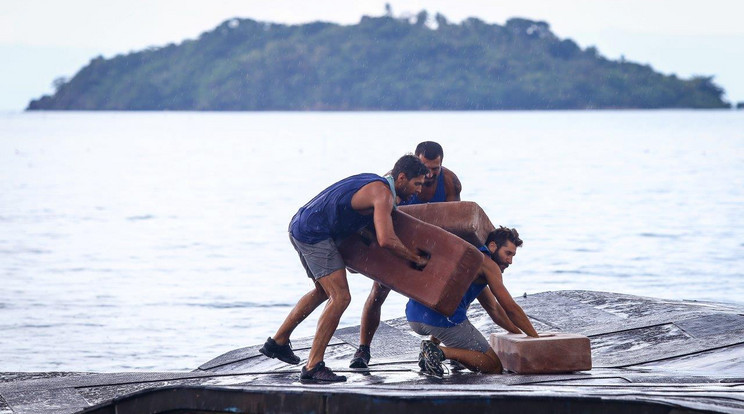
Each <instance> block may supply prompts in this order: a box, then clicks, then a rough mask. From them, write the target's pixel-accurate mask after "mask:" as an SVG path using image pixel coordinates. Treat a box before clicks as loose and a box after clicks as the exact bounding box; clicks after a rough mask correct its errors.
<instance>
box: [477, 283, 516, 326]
mask: <svg viewBox="0 0 744 414" xmlns="http://www.w3.org/2000/svg"><path fill="white" fill-rule="evenodd" d="M478 302H480V304H481V306H483V309H485V310H486V312H488V315H489V316H490V317H491V319H493V321H494V322H495V323H496V325H498V326H500V327H502V328H504V329H506V330H507V331H508V332H511V333H515V334H518V333H522V331H520V330H519V328H518V327H517V325H514V322H512V321H511V319H509V317H508V316H507V315H506V312H505V311H504V308H502V307H501V305H499V303H498V302H497V301H496V298H495V297H493V294H492V293H491V291H490V290H489V289H483V291H482V292H481V293H480V295H478Z"/></svg>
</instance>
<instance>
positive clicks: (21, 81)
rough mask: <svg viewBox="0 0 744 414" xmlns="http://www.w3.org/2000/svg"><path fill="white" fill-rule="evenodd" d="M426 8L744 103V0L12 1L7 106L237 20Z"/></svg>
mask: <svg viewBox="0 0 744 414" xmlns="http://www.w3.org/2000/svg"><path fill="white" fill-rule="evenodd" d="M385 3H390V5H391V6H392V9H393V13H394V14H395V15H396V16H399V15H403V14H406V13H407V14H415V13H417V12H419V11H421V10H427V11H428V12H430V13H432V14H434V13H437V12H439V13H442V14H444V15H445V16H446V17H447V18H448V20H450V21H453V22H460V21H462V20H463V19H465V18H467V17H478V18H480V19H481V20H484V21H486V22H488V23H496V24H504V23H505V22H506V20H507V19H509V18H511V17H524V18H529V19H533V20H543V21H546V22H547V23H549V24H550V26H551V28H552V30H553V32H554V33H555V34H556V35H558V36H559V37H561V38H571V39H573V40H574V41H576V42H577V43H578V44H579V45H581V46H582V47H587V46H596V47H597V48H598V49H599V51H600V53H601V54H602V55H604V56H606V57H608V58H611V59H616V58H619V57H620V56H621V55H624V56H625V58H626V59H627V60H630V61H634V62H638V63H643V64H650V65H651V66H653V67H654V69H656V70H658V71H661V72H663V73H667V74H670V73H676V74H677V75H678V76H680V77H684V78H687V77H690V76H692V75H706V76H710V75H712V76H715V82H716V83H717V84H718V85H719V86H722V87H723V88H724V89H725V90H726V92H727V95H726V98H727V99H728V100H729V101H731V102H738V101H744V22H742V20H743V19H744V2H743V1H740V0H706V1H702V0H695V1H692V0H512V1H499V0H447V1H444V0H441V1H440V0H431V1H424V0H418V1H417V0H388V1H385V0H357V1H339V0H333V1H331V0H271V1H253V0H211V1H195V0H149V1H147V0H126V1H125V0H104V1H101V0H65V1H54V0H2V1H0V56H2V62H3V63H2V65H0V110H16V111H20V110H22V109H23V108H25V107H26V105H27V104H28V102H29V101H30V100H31V99H35V98H38V97H40V96H41V95H43V94H48V93H51V91H52V87H51V84H52V81H53V80H54V79H55V78H57V77H61V76H65V77H71V76H72V75H74V74H75V73H76V72H77V71H78V70H79V69H81V68H82V67H83V66H84V65H85V64H87V63H88V61H90V59H91V58H93V57H95V56H98V55H103V56H104V57H111V56H114V55H116V54H119V53H127V52H130V51H137V50H140V49H143V48H145V47H148V46H160V45H165V44H167V43H171V42H173V43H179V42H181V41H182V40H184V39H189V38H196V37H197V36H198V35H199V34H200V33H202V32H205V31H208V30H211V29H213V28H214V27H215V26H217V25H218V24H220V23H221V22H223V21H225V20H228V19H230V18H233V17H240V18H251V19H255V20H261V21H270V22H277V23H290V24H294V23H305V22H310V21H316V20H323V21H330V22H337V23H341V24H355V23H357V22H358V21H359V19H360V18H361V16H363V15H371V16H380V15H382V14H383V13H384V10H385Z"/></svg>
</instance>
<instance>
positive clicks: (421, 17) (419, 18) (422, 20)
mask: <svg viewBox="0 0 744 414" xmlns="http://www.w3.org/2000/svg"><path fill="white" fill-rule="evenodd" d="M428 19H429V13H427V12H426V10H421V11H420V12H418V14H417V15H416V26H423V25H425V24H426V21H427V20H428Z"/></svg>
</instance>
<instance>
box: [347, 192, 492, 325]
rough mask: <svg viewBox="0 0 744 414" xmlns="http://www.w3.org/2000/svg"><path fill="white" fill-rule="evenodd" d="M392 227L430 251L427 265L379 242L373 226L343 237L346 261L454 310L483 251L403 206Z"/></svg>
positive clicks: (423, 301)
mask: <svg viewBox="0 0 744 414" xmlns="http://www.w3.org/2000/svg"><path fill="white" fill-rule="evenodd" d="M442 204H444V203H442ZM393 227H394V228H395V234H396V235H397V236H398V238H399V239H400V241H401V242H403V244H405V245H406V246H408V247H409V248H410V249H413V250H414V251H415V250H416V249H422V250H424V251H426V252H428V253H429V254H430V255H431V258H430V259H429V264H427V265H426V267H424V269H423V270H416V269H414V268H412V267H411V264H410V263H409V262H408V261H406V260H403V259H401V258H399V257H398V256H395V255H394V254H393V253H391V252H390V251H389V250H388V249H384V248H382V247H380V245H379V244H377V239H376V236H375V235H374V232H373V231H374V229H373V228H372V229H368V231H367V232H366V233H367V234H365V232H362V233H356V234H352V235H351V236H349V237H347V238H346V239H344V240H343V241H342V242H340V243H339V245H338V250H339V252H341V256H342V257H343V258H344V263H345V264H346V266H347V267H348V268H349V269H352V270H354V271H355V272H358V273H361V274H363V275H365V276H367V277H369V278H371V279H374V280H376V281H378V282H380V283H382V284H383V285H385V286H387V287H389V288H391V289H393V290H394V291H396V292H398V293H400V294H402V295H405V296H407V297H409V298H412V299H414V300H416V301H418V302H420V303H421V304H423V305H424V306H427V307H429V308H431V309H434V310H435V311H437V312H439V313H442V314H444V315H448V316H449V315H452V314H453V313H455V310H456V309H457V305H458V304H459V303H460V301H461V300H462V297H463V296H464V295H465V292H466V291H467V290H468V287H470V284H471V283H472V282H473V280H475V278H476V277H478V271H479V270H480V267H481V264H483V259H484V258H485V255H484V254H483V253H481V252H480V251H479V250H478V249H476V248H475V247H473V246H472V245H471V244H470V243H468V242H466V241H465V240H463V239H461V238H459V237H457V236H455V235H454V234H452V233H449V232H447V231H445V230H443V229H441V228H439V227H437V226H434V225H432V224H428V223H424V222H423V221H421V220H418V219H416V218H414V217H411V216H410V215H408V214H406V213H403V212H401V211H397V210H396V211H393Z"/></svg>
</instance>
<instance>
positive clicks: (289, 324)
mask: <svg viewBox="0 0 744 414" xmlns="http://www.w3.org/2000/svg"><path fill="white" fill-rule="evenodd" d="M326 299H328V295H326V293H325V291H324V290H323V288H322V287H321V286H320V285H319V284H318V282H315V289H313V290H311V291H310V292H308V293H306V294H305V295H304V296H303V297H302V298H300V300H299V302H297V304H296V305H295V307H294V308H292V310H291V311H290V312H289V315H287V317H286V318H285V319H284V322H282V325H281V326H280V327H279V329H278V330H277V331H276V333H275V334H274V337H273V339H274V341H276V343H277V344H278V345H286V344H287V342H289V337H290V335H292V332H293V331H294V330H295V328H297V326H298V325H299V324H300V323H302V321H304V320H305V318H307V317H308V315H310V314H311V313H313V311H314V310H315V309H317V307H318V306H320V304H321V303H323V302H325V301H326Z"/></svg>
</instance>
